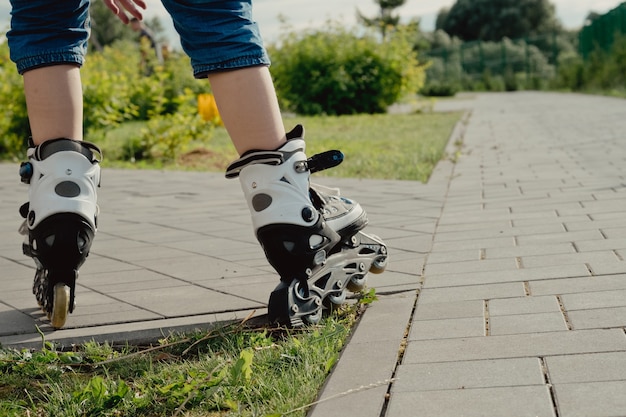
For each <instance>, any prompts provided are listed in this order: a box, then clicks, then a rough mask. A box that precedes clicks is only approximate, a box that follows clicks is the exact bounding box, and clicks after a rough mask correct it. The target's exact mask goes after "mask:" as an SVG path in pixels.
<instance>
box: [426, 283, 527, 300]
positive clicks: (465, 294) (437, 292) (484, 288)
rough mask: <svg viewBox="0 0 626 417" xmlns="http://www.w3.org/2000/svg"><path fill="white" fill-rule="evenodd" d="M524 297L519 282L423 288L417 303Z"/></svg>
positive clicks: (522, 286) (521, 285) (522, 288)
mask: <svg viewBox="0 0 626 417" xmlns="http://www.w3.org/2000/svg"><path fill="white" fill-rule="evenodd" d="M524 295H525V293H524V285H523V283H521V282H507V283H499V284H487V285H465V286H458V287H444V288H423V289H422V290H421V291H420V296H419V303H424V304H426V303H447V302H453V301H469V300H489V299H494V298H506V297H522V296H524Z"/></svg>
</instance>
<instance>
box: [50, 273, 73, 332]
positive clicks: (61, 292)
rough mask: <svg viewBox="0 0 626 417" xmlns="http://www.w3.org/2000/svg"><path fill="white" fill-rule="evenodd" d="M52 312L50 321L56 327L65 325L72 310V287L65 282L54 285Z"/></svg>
mask: <svg viewBox="0 0 626 417" xmlns="http://www.w3.org/2000/svg"><path fill="white" fill-rule="evenodd" d="M52 296H53V299H52V312H51V313H50V315H49V318H50V323H51V324H52V327H54V328H55V329H60V328H61V327H63V326H64V325H65V321H66V320H67V315H68V313H69V310H70V287H68V286H67V285H65V284H63V283H58V284H56V285H55V286H54V291H53V295H52Z"/></svg>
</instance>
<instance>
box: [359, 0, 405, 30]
mask: <svg viewBox="0 0 626 417" xmlns="http://www.w3.org/2000/svg"><path fill="white" fill-rule="evenodd" d="M374 2H375V3H376V4H378V6H379V7H380V13H379V15H378V16H375V17H366V16H364V15H363V14H362V13H361V11H360V10H359V9H357V12H356V13H357V18H358V19H359V21H360V22H361V23H363V24H364V25H365V26H370V27H376V28H379V29H380V32H381V34H382V36H383V39H385V37H386V36H387V30H389V28H392V27H395V26H398V23H399V22H400V16H399V15H397V14H394V10H395V9H397V8H398V7H400V6H402V5H404V3H406V0H374Z"/></svg>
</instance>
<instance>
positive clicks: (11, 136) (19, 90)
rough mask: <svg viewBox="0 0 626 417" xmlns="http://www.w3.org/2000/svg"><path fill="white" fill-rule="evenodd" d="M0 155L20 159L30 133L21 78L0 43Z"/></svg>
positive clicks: (7, 48) (5, 49) (4, 47)
mask: <svg viewBox="0 0 626 417" xmlns="http://www.w3.org/2000/svg"><path fill="white" fill-rule="evenodd" d="M0 109H2V115H0V154H3V155H6V156H8V157H10V158H12V159H19V158H21V157H22V154H23V149H24V148H25V147H26V143H27V139H28V136H29V132H30V126H29V124H28V114H27V112H26V100H25V98H24V89H23V82H22V77H21V76H20V75H19V74H18V73H17V71H16V70H15V65H14V64H13V62H11V60H10V59H9V47H8V45H7V43H6V42H4V43H0Z"/></svg>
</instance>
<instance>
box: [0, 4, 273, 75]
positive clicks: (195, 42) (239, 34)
mask: <svg viewBox="0 0 626 417" xmlns="http://www.w3.org/2000/svg"><path fill="white" fill-rule="evenodd" d="M162 2H163V5H164V6H165V8H166V9H167V10H168V12H169V13H170V15H171V17H172V20H173V21H174V27H175V28H176V30H177V31H178V33H179V34H180V38H181V45H182V47H183V49H184V50H185V52H186V53H187V55H189V57H190V58H191V65H192V67H193V72H194V75H195V76H196V77H197V78H204V77H206V76H207V75H208V74H209V73H211V72H216V71H225V70H230V69H236V68H244V67H251V66H257V65H269V64H270V61H269V58H268V56H267V52H266V51H265V48H264V47H263V42H262V39H261V36H260V34H259V29H258V26H257V24H256V22H255V21H254V20H252V0H241V1H231V0H186V1H177V0H162ZM11 6H12V11H11V29H10V30H9V32H8V33H7V39H8V41H9V47H10V50H11V59H12V60H13V62H15V63H16V65H17V68H18V71H19V72H20V73H24V72H25V71H28V70H30V69H35V68H38V67H43V66H48V65H56V64H72V63H73V64H77V65H82V64H83V62H84V59H85V54H86V51H87V39H88V37H89V32H90V24H89V0H56V1H54V0H11Z"/></svg>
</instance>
